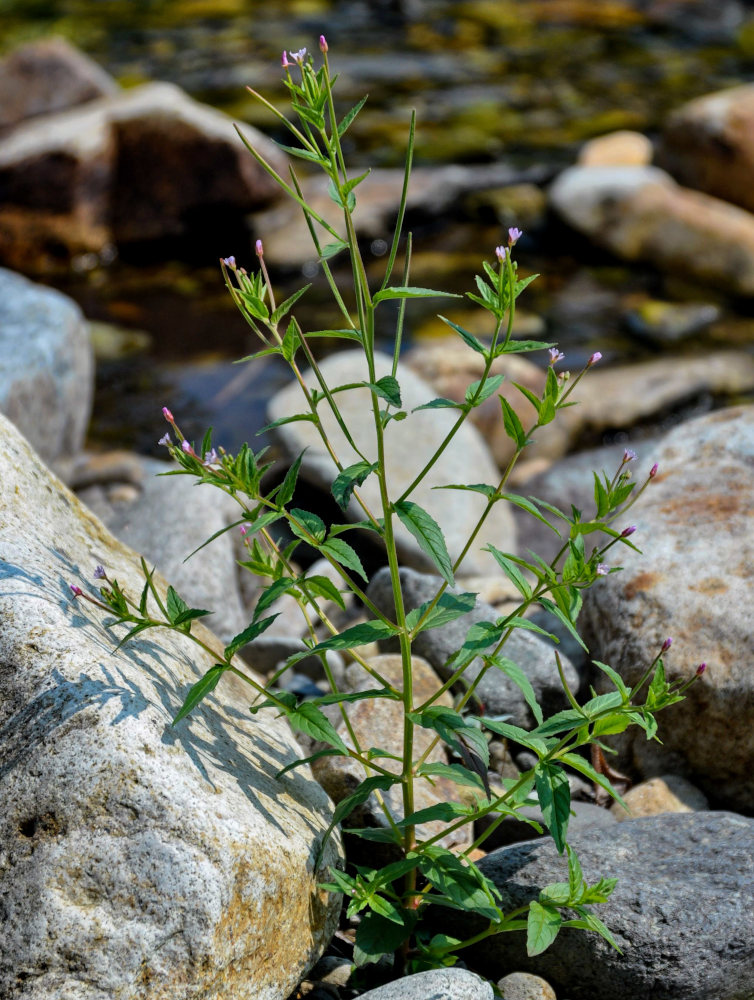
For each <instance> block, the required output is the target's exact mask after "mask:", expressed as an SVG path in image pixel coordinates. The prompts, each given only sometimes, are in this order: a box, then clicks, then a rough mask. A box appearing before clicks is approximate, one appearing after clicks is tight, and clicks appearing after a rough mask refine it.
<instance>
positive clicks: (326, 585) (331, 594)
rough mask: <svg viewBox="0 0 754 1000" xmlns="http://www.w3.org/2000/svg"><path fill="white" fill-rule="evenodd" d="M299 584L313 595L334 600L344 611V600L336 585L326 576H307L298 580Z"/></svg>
mask: <svg viewBox="0 0 754 1000" xmlns="http://www.w3.org/2000/svg"><path fill="white" fill-rule="evenodd" d="M298 583H299V586H302V587H303V586H305V587H306V589H307V590H308V591H309V592H310V593H311V594H313V595H314V596H315V597H323V598H324V599H325V600H326V601H334V602H335V604H337V605H338V606H339V607H341V608H342V609H343V610H344V611H345V608H346V602H345V601H344V600H343V595H342V594H341V592H340V591H339V590H338V588H337V586H336V585H335V584H334V583H333V581H332V580H330V579H329V578H328V577H326V576H307V577H304V578H303V579H301V580H299V581H298Z"/></svg>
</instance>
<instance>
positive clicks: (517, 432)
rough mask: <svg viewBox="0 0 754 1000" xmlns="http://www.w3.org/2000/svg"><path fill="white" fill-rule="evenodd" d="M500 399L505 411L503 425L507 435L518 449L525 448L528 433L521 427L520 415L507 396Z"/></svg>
mask: <svg viewBox="0 0 754 1000" xmlns="http://www.w3.org/2000/svg"><path fill="white" fill-rule="evenodd" d="M499 399H500V406H501V407H502V409H503V425H504V427H505V433H506V434H507V435H508V437H509V438H510V439H511V440H512V441H514V442H515V444H516V447H517V448H519V449H520V448H523V447H524V446H525V444H526V433H525V431H524V428H523V426H522V425H521V421H520V420H519V419H518V414H517V413H516V411H515V410H514V409H513V407H512V406H511V404H510V403H509V402H508V400H507V399H506V398H505V396H500V397H499Z"/></svg>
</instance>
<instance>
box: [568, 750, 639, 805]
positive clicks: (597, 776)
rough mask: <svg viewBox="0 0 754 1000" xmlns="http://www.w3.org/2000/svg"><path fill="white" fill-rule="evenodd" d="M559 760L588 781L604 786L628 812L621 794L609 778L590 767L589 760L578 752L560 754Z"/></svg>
mask: <svg viewBox="0 0 754 1000" xmlns="http://www.w3.org/2000/svg"><path fill="white" fill-rule="evenodd" d="M560 760H561V762H562V763H563V764H568V766H569V767H572V768H573V769H574V771H578V772H579V774H583V775H584V777H585V778H589V780H590V781H593V782H594V783H595V784H596V785H599V786H600V788H604V789H605V791H606V792H607V793H608V794H609V795H610V796H611V797H612V798H614V799H615V801H616V802H620V804H621V805H622V806H623V808H624V809H625V810H626V812H630V810H629V808H628V806H627V805H626V803H625V802H624V800H623V798H622V796H621V795H620V794H619V793H618V792H617V791H616V790H615V789H614V788H613V786H612V785H611V784H610V781H609V779H608V778H606V777H605V775H604V774H601V773H600V772H599V771H597V770H596V769H595V768H594V767H592V765H591V764H590V763H589V761H588V760H585V759H584V758H583V757H582V756H581V755H580V754H577V753H564V754H562V755H561V757H560Z"/></svg>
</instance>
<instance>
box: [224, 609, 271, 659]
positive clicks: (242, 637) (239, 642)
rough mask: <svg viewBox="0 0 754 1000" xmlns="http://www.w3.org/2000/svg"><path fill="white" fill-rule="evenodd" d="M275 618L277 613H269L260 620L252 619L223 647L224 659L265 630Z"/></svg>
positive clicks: (230, 656)
mask: <svg viewBox="0 0 754 1000" xmlns="http://www.w3.org/2000/svg"><path fill="white" fill-rule="evenodd" d="M276 618H277V615H270V617H269V618H263V619H262V620H261V621H253V622H252V623H251V625H247V627H246V628H245V629H244V630H243V632H239V633H238V635H237V636H235V637H234V638H233V639H231V640H230V642H229V643H228V645H227V646H226V647H225V657H226V659H228V660H230V659H231V658H232V657H233V656H235V654H236V653H237V652H238V650H239V649H241V647H242V646H245V645H246V644H247V643H249V642H251V641H252V639H256V637H257V636H258V635H261V634H262V632H264V631H266V630H267V629H268V628H269V627H270V625H272V623H273V622H274V621H275V619H276Z"/></svg>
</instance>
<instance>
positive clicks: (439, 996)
mask: <svg viewBox="0 0 754 1000" xmlns="http://www.w3.org/2000/svg"><path fill="white" fill-rule="evenodd" d="M492 997H493V994H492V987H491V986H490V984H489V983H487V982H485V981H484V980H483V979H480V978H479V976H475V975H474V973H473V972H467V971H466V970H465V969H430V971H429V972H417V973H416V974H415V975H413V976H404V977H403V979H396V980H395V982H392V983H388V984H387V985H386V986H378V987H377V989H376V990H368V991H367V992H366V993H362V994H361V1000H492Z"/></svg>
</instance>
